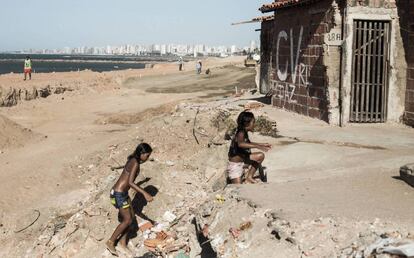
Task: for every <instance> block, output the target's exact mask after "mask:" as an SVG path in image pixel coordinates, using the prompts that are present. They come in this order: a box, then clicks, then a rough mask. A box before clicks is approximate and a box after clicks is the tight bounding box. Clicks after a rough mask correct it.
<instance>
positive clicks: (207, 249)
mask: <svg viewBox="0 0 414 258" xmlns="http://www.w3.org/2000/svg"><path fill="white" fill-rule="evenodd" d="M192 223H193V225H194V227H195V230H196V234H197V240H198V242H199V243H200V247H201V253H199V254H198V255H197V256H200V257H201V258H217V257H218V256H217V253H216V252H215V251H214V249H213V247H212V246H211V243H210V241H211V240H210V239H209V238H208V237H205V236H204V235H203V233H202V230H201V228H199V226H198V224H197V221H196V219H195V218H194V219H193V221H192Z"/></svg>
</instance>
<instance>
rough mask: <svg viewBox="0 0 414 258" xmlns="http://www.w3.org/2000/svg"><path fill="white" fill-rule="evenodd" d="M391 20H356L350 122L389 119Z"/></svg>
mask: <svg viewBox="0 0 414 258" xmlns="http://www.w3.org/2000/svg"><path fill="white" fill-rule="evenodd" d="M389 30H390V23H389V22H388V21H368V20H354V30H353V61H352V85H351V113H350V119H349V120H350V122H358V123H375V122H385V121H386V119H387V96H388V83H387V82H388V62H389V54H388V53H389V52H388V51H389V38H390V37H389Z"/></svg>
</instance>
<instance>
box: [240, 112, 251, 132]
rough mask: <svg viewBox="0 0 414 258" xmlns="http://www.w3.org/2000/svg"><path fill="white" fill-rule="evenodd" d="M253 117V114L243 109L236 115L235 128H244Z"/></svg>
mask: <svg viewBox="0 0 414 258" xmlns="http://www.w3.org/2000/svg"><path fill="white" fill-rule="evenodd" d="M253 119H254V115H253V113H252V112H249V111H243V112H241V113H240V114H239V116H238V117H237V129H239V130H242V129H245V128H246V126H248V125H249V124H250V122H251V121H252V120H253Z"/></svg>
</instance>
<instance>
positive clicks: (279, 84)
mask: <svg viewBox="0 0 414 258" xmlns="http://www.w3.org/2000/svg"><path fill="white" fill-rule="evenodd" d="M302 36H303V26H301V27H300V31H299V35H298V37H297V39H298V41H297V44H296V48H295V44H294V34H293V29H292V28H291V29H290V30H289V35H288V33H287V32H286V31H285V30H281V31H280V32H279V34H278V36H277V40H276V56H275V58H276V60H275V61H276V67H275V68H276V69H273V67H272V70H274V71H275V75H276V76H277V79H272V80H271V85H272V91H273V92H274V93H275V95H276V96H277V97H278V98H280V99H282V100H284V101H287V102H290V103H291V102H293V103H294V102H296V100H294V99H293V98H294V95H295V90H296V89H297V87H298V86H305V87H308V86H310V85H311V83H310V82H309V73H310V69H311V66H310V65H305V64H303V63H299V57H300V49H301V44H302ZM282 41H286V42H287V43H289V44H290V55H289V58H287V60H286V62H285V63H284V64H282V63H281V60H280V45H281V43H282ZM289 74H290V75H291V76H290V80H288V77H289V76H288V75H289Z"/></svg>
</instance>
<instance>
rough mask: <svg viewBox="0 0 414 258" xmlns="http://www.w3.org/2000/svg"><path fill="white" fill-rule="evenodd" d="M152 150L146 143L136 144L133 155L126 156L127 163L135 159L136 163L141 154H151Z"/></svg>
mask: <svg viewBox="0 0 414 258" xmlns="http://www.w3.org/2000/svg"><path fill="white" fill-rule="evenodd" d="M151 152H152V148H151V146H150V145H149V144H148V143H140V144H138V146H137V148H136V149H135V151H134V153H132V154H131V155H129V156H128V161H129V160H130V159H133V158H135V159H137V161H140V160H141V154H145V153H151Z"/></svg>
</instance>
